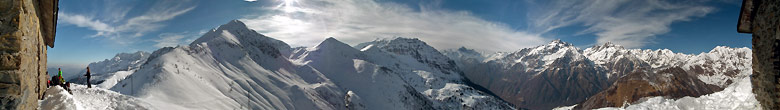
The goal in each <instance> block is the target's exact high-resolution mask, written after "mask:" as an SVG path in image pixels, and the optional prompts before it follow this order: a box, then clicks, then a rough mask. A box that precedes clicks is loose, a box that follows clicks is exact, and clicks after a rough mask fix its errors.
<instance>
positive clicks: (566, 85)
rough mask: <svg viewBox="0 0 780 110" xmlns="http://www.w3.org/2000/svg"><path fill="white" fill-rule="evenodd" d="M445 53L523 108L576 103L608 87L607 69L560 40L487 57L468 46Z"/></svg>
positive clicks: (469, 74)
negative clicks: (467, 47) (478, 54)
mask: <svg viewBox="0 0 780 110" xmlns="http://www.w3.org/2000/svg"><path fill="white" fill-rule="evenodd" d="M444 53H447V55H448V56H450V57H451V58H453V59H460V60H456V62H458V64H459V66H460V68H462V69H463V71H464V72H465V76H467V77H468V78H469V79H470V80H471V81H473V82H475V83H476V84H479V85H482V86H483V87H486V88H487V89H489V90H491V91H492V92H493V93H495V94H497V95H498V96H499V97H501V98H502V99H504V100H507V101H509V102H511V103H513V104H515V105H517V106H518V107H522V108H529V109H551V108H553V107H557V106H561V105H571V104H576V103H578V102H580V101H582V100H585V98H587V97H589V96H591V95H593V94H596V93H598V92H599V91H601V90H602V89H603V88H606V87H607V86H609V83H608V82H607V78H606V76H605V75H604V72H605V70H604V69H602V68H601V67H599V66H597V65H595V64H594V63H592V62H591V61H590V60H588V59H587V58H586V57H585V56H584V55H583V54H582V50H580V49H579V48H577V47H574V46H573V45H571V44H569V43H566V42H562V41H560V40H554V41H552V42H550V43H548V44H546V45H541V46H537V47H532V48H524V49H520V50H518V51H515V52H509V53H497V54H499V55H492V56H491V55H486V56H488V57H476V56H474V55H477V54H474V53H475V52H473V50H469V49H465V48H461V49H458V50H448V51H444ZM459 56H468V57H464V58H462V57H459Z"/></svg>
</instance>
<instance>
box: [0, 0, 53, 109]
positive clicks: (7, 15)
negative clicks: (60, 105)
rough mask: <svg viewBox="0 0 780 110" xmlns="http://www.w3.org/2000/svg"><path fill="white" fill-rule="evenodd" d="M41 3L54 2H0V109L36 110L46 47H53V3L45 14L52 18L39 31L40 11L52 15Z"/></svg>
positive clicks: (23, 0)
mask: <svg viewBox="0 0 780 110" xmlns="http://www.w3.org/2000/svg"><path fill="white" fill-rule="evenodd" d="M43 2H57V0H41V1H38V0H0V109H21V110H31V109H36V108H37V106H38V99H40V98H42V96H43V92H44V90H45V89H46V79H47V78H46V77H48V75H47V74H46V49H47V48H46V45H45V44H46V43H47V42H50V43H51V44H52V45H51V46H53V43H52V42H53V36H54V34H53V29H54V28H55V27H56V26H54V25H51V24H52V23H53V24H55V25H56V3H55V6H54V7H49V9H54V10H53V11H54V12H44V13H50V14H53V15H47V16H53V18H52V17H49V18H47V19H43V20H46V21H44V22H46V23H48V24H49V26H48V27H41V25H40V24H42V22H41V21H42V19H41V18H39V16H41V14H43V13H41V12H40V11H52V10H42V9H40V7H41V3H43ZM52 19H53V20H52ZM51 21H54V22H51ZM42 29H50V30H51V32H52V33H50V34H47V35H44V33H43V32H42ZM45 38H51V40H45Z"/></svg>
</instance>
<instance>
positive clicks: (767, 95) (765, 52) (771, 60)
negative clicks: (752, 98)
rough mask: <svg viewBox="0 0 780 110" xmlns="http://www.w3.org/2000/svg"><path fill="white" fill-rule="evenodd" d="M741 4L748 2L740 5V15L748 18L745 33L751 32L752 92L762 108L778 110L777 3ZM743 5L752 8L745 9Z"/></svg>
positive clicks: (778, 0)
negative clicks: (748, 26)
mask: <svg viewBox="0 0 780 110" xmlns="http://www.w3.org/2000/svg"><path fill="white" fill-rule="evenodd" d="M751 2H752V3H751ZM743 3H750V4H743V9H742V10H743V15H741V16H746V17H747V18H750V19H749V20H747V19H746V20H745V21H749V24H750V29H749V30H747V31H749V32H748V33H753V75H752V76H751V81H752V83H753V93H755V94H756V99H757V100H758V101H759V102H761V106H762V107H763V108H764V109H766V110H779V109H780V107H778V105H780V82H778V81H780V79H779V78H780V34H778V32H780V15H779V14H780V0H745V2H743ZM746 5H748V6H747V7H748V8H750V7H752V8H753V9H747V10H746V9H745V8H746ZM750 5H752V6H750ZM745 11H752V12H748V13H752V14H750V15H746V14H745V13H746V12H745ZM748 16H750V17H748ZM741 22H742V21H741ZM745 23H747V22H745ZM738 27H739V26H738ZM743 30H744V29H743Z"/></svg>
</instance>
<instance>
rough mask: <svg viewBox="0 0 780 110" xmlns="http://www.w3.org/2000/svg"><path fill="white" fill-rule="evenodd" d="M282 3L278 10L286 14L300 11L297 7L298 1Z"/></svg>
mask: <svg viewBox="0 0 780 110" xmlns="http://www.w3.org/2000/svg"><path fill="white" fill-rule="evenodd" d="M279 1H280V2H281V3H280V4H279V6H277V7H276V8H277V9H281V10H282V11H284V12H285V13H291V12H295V11H297V10H298V7H297V6H295V5H296V4H298V0H279Z"/></svg>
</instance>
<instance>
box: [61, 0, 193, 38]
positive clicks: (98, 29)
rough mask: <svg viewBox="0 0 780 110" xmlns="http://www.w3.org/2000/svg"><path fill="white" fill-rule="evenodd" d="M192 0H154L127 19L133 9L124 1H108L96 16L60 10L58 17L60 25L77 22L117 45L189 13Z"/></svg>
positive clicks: (78, 24)
mask: <svg viewBox="0 0 780 110" xmlns="http://www.w3.org/2000/svg"><path fill="white" fill-rule="evenodd" d="M188 3H189V1H168V0H161V1H157V2H155V3H154V4H153V5H152V6H151V7H150V8H149V9H146V10H145V13H142V14H140V15H138V16H134V17H130V18H127V19H126V18H125V17H126V15H127V13H128V12H129V11H130V10H132V8H130V7H127V6H123V4H122V3H117V2H106V3H105V6H104V8H105V9H106V10H102V11H100V10H98V11H95V12H99V14H97V16H95V15H94V14H92V16H90V15H86V14H76V13H72V12H65V10H60V12H59V15H58V19H59V22H58V23H59V24H65V25H68V24H70V25H75V26H77V27H84V28H87V29H89V30H92V31H95V34H93V35H92V36H91V37H93V38H94V37H105V38H107V39H108V40H109V41H114V43H116V44H121V45H126V44H132V43H133V41H134V40H128V39H134V38H136V37H139V36H143V35H145V34H146V33H148V32H153V31H157V30H158V29H160V28H162V27H165V24H164V23H163V22H165V21H168V20H171V19H173V18H175V17H176V16H179V15H182V14H184V13H187V12H189V11H191V10H192V9H194V8H195V6H190V5H188Z"/></svg>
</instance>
